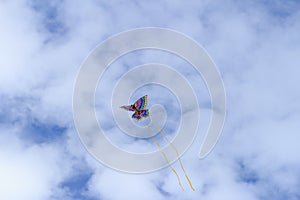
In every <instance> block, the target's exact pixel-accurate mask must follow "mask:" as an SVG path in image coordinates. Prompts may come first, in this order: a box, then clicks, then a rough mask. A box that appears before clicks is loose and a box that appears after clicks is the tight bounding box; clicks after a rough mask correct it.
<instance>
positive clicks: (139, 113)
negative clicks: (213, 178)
mask: <svg viewBox="0 0 300 200" xmlns="http://www.w3.org/2000/svg"><path fill="white" fill-rule="evenodd" d="M147 103H148V96H147V95H145V96H143V97H142V98H140V99H138V100H137V101H136V102H135V103H134V104H132V105H130V106H121V107H120V108H122V109H125V110H127V111H133V112H134V113H133V115H132V116H131V117H132V118H133V119H135V120H137V121H140V120H141V119H143V118H148V117H149V118H150V122H151V123H152V124H153V125H154V127H155V128H156V129H157V130H158V131H159V133H160V134H161V135H162V136H163V138H164V140H165V141H167V142H168V143H169V144H170V145H171V147H172V148H173V149H174V151H175V152H176V154H177V158H178V161H179V163H180V167H181V169H182V171H183V172H184V175H185V177H186V179H187V181H188V183H189V185H190V187H191V189H192V190H193V191H194V190H195V189H194V187H193V185H192V182H191V181H190V179H189V177H188V175H187V173H186V171H185V169H184V167H183V164H182V163H181V160H180V156H179V153H178V151H177V149H176V147H175V146H174V145H173V144H172V142H171V141H170V140H169V139H168V138H167V137H166V136H165V135H164V134H163V132H162V130H161V129H160V128H159V127H158V126H156V125H155V124H154V122H153V121H152V119H151V117H150V112H149V110H148V109H146V106H147ZM151 123H150V124H151ZM145 127H146V128H147V129H148V130H149V131H150V132H151V133H152V135H153V136H154V133H153V131H152V129H151V128H150V127H149V126H148V125H147V124H145ZM153 140H154V142H155V144H156V145H157V147H158V149H159V150H160V151H161V146H160V144H159V142H158V141H157V140H156V138H155V137H153ZM161 153H162V155H163V157H164V159H165V160H166V162H167V163H168V166H169V167H170V169H171V170H172V171H173V172H174V174H175V175H176V177H177V180H178V184H179V186H180V187H181V189H182V190H184V189H183V187H182V185H181V182H180V178H179V176H178V174H177V172H176V170H175V169H174V168H173V167H172V165H171V164H170V162H169V160H168V158H167V156H166V154H165V153H164V152H163V151H161Z"/></svg>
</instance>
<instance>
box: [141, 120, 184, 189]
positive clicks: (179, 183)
mask: <svg viewBox="0 0 300 200" xmlns="http://www.w3.org/2000/svg"><path fill="white" fill-rule="evenodd" d="M145 126H146V127H147V128H148V130H149V131H150V132H151V133H152V136H154V133H153V131H152V130H151V128H150V127H149V126H148V125H147V124H145ZM152 138H153V140H154V142H155V144H156V145H157V147H158V149H159V150H160V152H161V153H162V155H163V157H164V159H165V160H166V162H167V163H168V166H169V168H170V169H171V170H172V171H173V172H174V174H175V175H176V177H177V180H178V185H179V186H180V187H181V189H182V191H184V189H183V187H182V185H181V182H180V178H179V176H178V174H177V172H176V170H175V169H174V168H173V167H172V165H171V164H170V162H169V160H168V158H167V156H166V154H165V153H164V152H163V151H162V150H161V147H160V144H159V142H158V141H157V139H156V138H155V136H154V137H152Z"/></svg>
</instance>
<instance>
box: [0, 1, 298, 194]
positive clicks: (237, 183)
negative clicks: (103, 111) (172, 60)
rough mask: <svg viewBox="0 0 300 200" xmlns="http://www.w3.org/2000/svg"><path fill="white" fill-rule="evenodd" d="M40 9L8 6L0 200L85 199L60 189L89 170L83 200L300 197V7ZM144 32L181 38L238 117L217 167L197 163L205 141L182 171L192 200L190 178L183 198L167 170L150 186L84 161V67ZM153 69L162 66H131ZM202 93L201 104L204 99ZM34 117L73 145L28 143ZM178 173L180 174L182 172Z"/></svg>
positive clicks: (150, 177) (151, 177)
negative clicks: (78, 86) (79, 97)
mask: <svg viewBox="0 0 300 200" xmlns="http://www.w3.org/2000/svg"><path fill="white" fill-rule="evenodd" d="M36 4H37V3H36V2H35V1H18V3H17V2H11V1H1V3H0V24H1V30H2V31H1V33H0V36H1V37H0V43H1V46H0V52H1V59H0V70H1V72H0V94H1V96H0V100H1V104H2V105H1V108H3V109H1V111H0V114H1V115H0V116H1V117H0V123H1V124H2V125H1V130H0V162H1V164H0V177H1V179H0V188H1V190H0V199H4V200H19V199H22V200H24V199H25V200H26V199H30V200H34V199H67V198H69V199H72V198H75V197H73V196H72V195H71V194H69V193H72V191H71V192H70V191H67V189H64V188H60V184H61V183H63V182H64V181H66V180H69V179H70V178H72V177H73V176H76V175H77V174H80V173H81V172H80V170H81V171H82V170H83V169H87V170H91V171H92V173H91V174H92V178H91V179H90V180H88V181H87V185H86V186H85V187H86V188H83V190H85V191H84V192H82V194H83V195H86V196H92V197H95V198H96V199H100V198H102V199H124V198H125V199H126V198H131V199H137V198H139V199H168V198H169V199H176V198H177V199H186V198H188V199H199V197H200V198H201V199H249V200H250V199H259V198H263V199H282V198H285V199H297V197H299V191H298V186H299V174H300V172H299V170H298V169H299V166H300V158H299V155H298V154H297V149H298V146H299V142H298V141H299V139H300V138H299V134H298V132H297V131H298V130H299V128H300V126H299V123H298V122H299V119H300V116H299V110H300V109H299V103H298V102H299V92H298V91H299V86H298V85H299V84H298V75H299V67H298V65H299V61H298V60H299V55H300V46H299V41H300V36H299V30H300V24H299V20H298V19H299V15H300V13H299V11H297V9H294V8H299V4H298V3H291V5H290V4H289V5H286V4H285V3H284V2H282V1H278V2H277V3H276V4H268V3H259V2H252V3H245V2H243V3H237V2H234V1H229V0H228V1H226V2H221V3H220V2H217V1H214V2H212V1H201V2H196V1H192V2H186V3H182V2H180V1H174V2H173V1H172V2H170V1H161V2H160V4H159V3H157V2H147V3H142V2H135V1H131V2H127V3H126V2H122V1H119V2H116V3H111V2H100V1H98V2H97V1H86V2H85V3H82V2H81V1H63V2H58V1H55V2H54V3H52V4H51V5H50V4H49V5H46V6H45V5H44V4H41V5H39V6H40V7H39V6H38V7H34V6H36ZM284 5H285V6H284ZM49 6H51V9H52V12H54V11H55V10H56V12H54V13H52V14H54V15H55V16H54V17H53V16H52V18H51V17H49V16H48V15H49V13H48V15H47V12H48V11H49V10H48V8H49ZM53 10H54V11H53ZM47 20H48V21H47ZM49 20H52V21H51V22H49ZM51 26H53V27H51ZM55 26H56V27H55ZM143 26H163V27H169V28H174V29H176V30H179V31H182V32H184V33H186V34H188V35H189V36H191V37H193V38H195V39H196V40H197V41H199V42H200V43H202V44H203V45H204V46H205V48H206V49H207V50H208V52H209V54H210V55H211V56H212V58H213V59H214V60H215V62H216V63H217V65H218V67H219V68H220V71H221V73H222V76H223V77H224V82H225V86H226V90H227V98H228V99H227V103H228V117H227V121H226V124H225V127H224V132H223V135H222V137H221V138H220V141H219V143H218V144H217V146H216V149H215V150H214V152H213V153H212V154H211V155H210V156H209V157H208V158H207V159H204V160H198V159H197V157H196V155H197V153H198V150H199V145H200V144H201V139H202V138H201V137H202V135H201V137H198V138H197V140H196V141H195V143H194V144H193V145H192V147H191V149H189V151H188V152H187V153H186V154H184V156H183V159H182V160H183V163H184V164H185V167H186V169H187V172H188V174H189V176H190V178H191V179H192V181H193V183H194V185H195V187H196V188H197V191H196V192H191V191H189V189H188V185H187V184H186V182H185V180H184V176H183V174H182V173H181V172H180V175H181V178H182V182H183V183H184V187H185V189H186V190H187V191H185V192H181V190H180V188H179V186H178V185H177V182H176V178H175V177H174V176H173V174H172V172H170V170H169V169H164V170H162V171H161V172H156V173H153V174H147V175H130V174H123V173H119V172H116V171H113V170H110V169H104V167H103V165H101V164H98V163H97V162H96V161H95V160H94V158H92V157H91V156H90V155H89V154H87V153H86V152H85V151H84V148H83V146H82V145H81V143H80V142H79V139H78V136H77V135H76V133H75V129H74V127H73V122H72V110H71V103H72V90H73V83H74V80H75V77H76V73H77V71H78V68H79V65H80V64H81V63H82V61H83V60H84V58H85V57H86V55H88V53H89V52H90V51H91V50H92V48H93V47H94V46H95V45H96V44H97V43H99V42H100V41H102V40H103V39H105V38H106V37H108V36H110V35H112V34H115V33H118V32H120V31H124V30H126V29H128V28H135V27H143ZM53 30H54V31H53ZM55 30H56V31H55ZM137 55H138V54H137ZM140 56H141V55H140ZM137 57H138V56H137ZM131 58H134V56H132V57H131ZM153 58H156V59H157V56H156V54H152V55H150V56H149V57H148V58H147V57H146V58H145V57H144V56H143V55H142V56H141V57H138V58H136V60H137V62H135V61H129V62H125V63H126V64H132V63H138V62H140V61H145V60H147V59H149V60H151V59H153ZM162 59H164V61H165V62H167V61H168V60H169V59H167V58H165V57H163V58H162ZM158 60H159V59H158ZM122 64H123V63H122ZM178 69H179V70H184V67H178ZM113 71H114V70H112V72H113ZM110 78H111V77H108V78H107V80H110ZM188 78H189V77H188ZM190 78H191V79H192V80H195V78H197V77H192V76H191V77H190ZM111 80H113V79H112V78H111ZM196 87H198V88H197V90H198V91H199V94H200V92H201V95H200V97H201V96H202V95H205V94H204V93H202V92H203V91H202V90H201V87H199V86H196ZM106 92H109V91H106ZM17 98H18V99H19V100H18V101H15V99H17ZM205 98H206V99H207V97H205ZM199 99H201V98H199ZM12 102H13V103H12ZM14 102H17V103H14ZM18 102H20V103H18ZM10 106H12V108H10ZM4 108H5V109H4ZM27 115H30V117H32V118H36V119H38V120H39V121H41V122H43V123H49V124H58V125H59V126H63V127H66V128H68V130H67V133H66V134H64V135H63V136H61V137H62V138H61V140H59V141H58V142H57V141H49V142H46V143H42V144H34V143H30V142H28V141H27V140H25V139H24V140H22V139H23V138H24V137H25V138H26V136H27V135H26V134H25V131H24V132H23V131H22V128H24V127H23V126H22V124H24V123H25V124H26V123H29V122H30V121H29V116H27ZM204 116H206V117H209V115H208V114H207V113H206V114H205V115H204ZM4 119H5V120H4ZM18 120H21V122H22V123H19V121H18ZM205 120H207V119H206V118H205V119H204V121H205ZM204 131H205V128H203V127H201V133H203V132H204ZM41 134H43V133H41ZM21 136H22V137H21ZM27 137H28V136H27ZM21 138H22V139H21ZM118 142H121V141H120V140H119V141H118ZM138 145H140V144H137V145H136V146H135V149H138ZM141 145H143V144H141ZM241 163H242V164H241ZM78 168H80V170H78ZM176 169H178V171H180V170H179V166H178V165H176ZM245 177H246V178H245ZM252 179H253V180H252ZM247 181H248V182H247ZM251 181H252V182H251ZM157 187H160V189H161V191H159V190H158V188H157Z"/></svg>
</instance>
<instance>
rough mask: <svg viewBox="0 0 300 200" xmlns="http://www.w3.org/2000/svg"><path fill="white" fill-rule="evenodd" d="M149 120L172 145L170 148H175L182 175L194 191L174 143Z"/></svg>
mask: <svg viewBox="0 0 300 200" xmlns="http://www.w3.org/2000/svg"><path fill="white" fill-rule="evenodd" d="M151 122H152V123H153V125H154V127H155V128H156V129H157V130H158V131H159V133H160V134H161V135H162V136H163V138H164V139H165V141H167V142H168V143H169V144H170V145H171V146H172V148H173V149H174V150H175V152H176V154H177V158H178V161H179V163H180V167H181V169H182V171H183V173H184V175H185V177H186V180H187V181H188V183H189V185H190V187H191V189H192V190H193V191H195V188H194V187H193V184H192V182H191V180H190V179H189V176H188V175H187V173H186V171H185V169H184V167H183V164H182V162H181V160H180V156H179V153H178V151H177V148H176V147H175V145H174V144H173V143H172V142H171V141H170V140H169V139H168V138H167V137H166V136H165V135H164V134H163V132H162V130H161V129H160V128H159V127H158V126H157V125H156V124H155V123H154V122H153V121H152V120H151Z"/></svg>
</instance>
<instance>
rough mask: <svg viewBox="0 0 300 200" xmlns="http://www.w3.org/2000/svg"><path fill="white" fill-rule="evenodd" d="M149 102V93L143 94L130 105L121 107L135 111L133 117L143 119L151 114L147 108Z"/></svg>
mask: <svg viewBox="0 0 300 200" xmlns="http://www.w3.org/2000/svg"><path fill="white" fill-rule="evenodd" d="M147 103H148V99H147V95H145V96H143V97H142V98H140V99H139V100H137V101H136V102H135V103H134V104H132V105H130V106H121V108H123V109H125V110H127V111H134V113H133V115H132V118H133V119H136V120H141V119H142V118H147V117H149V116H150V114H149V110H148V109H145V108H146V106H147Z"/></svg>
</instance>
